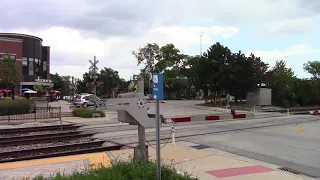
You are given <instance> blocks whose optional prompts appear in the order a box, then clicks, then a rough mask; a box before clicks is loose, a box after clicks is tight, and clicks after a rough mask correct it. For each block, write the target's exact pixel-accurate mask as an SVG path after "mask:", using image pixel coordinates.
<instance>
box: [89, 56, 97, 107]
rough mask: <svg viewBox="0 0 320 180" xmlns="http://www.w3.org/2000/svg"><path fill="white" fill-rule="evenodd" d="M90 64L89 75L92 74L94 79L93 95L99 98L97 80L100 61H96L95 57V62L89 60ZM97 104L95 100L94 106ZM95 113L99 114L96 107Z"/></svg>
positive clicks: (91, 76)
mask: <svg viewBox="0 0 320 180" xmlns="http://www.w3.org/2000/svg"><path fill="white" fill-rule="evenodd" d="M89 62H90V64H91V66H90V68H89V74H90V78H91V79H93V84H92V86H93V94H94V96H97V79H98V70H99V68H98V67H97V64H98V63H99V61H98V60H97V59H96V56H94V58H93V62H92V61H91V60H89ZM95 99H96V98H95ZM96 103H97V102H96V100H94V104H96ZM93 112H97V109H96V105H95V106H94V110H93Z"/></svg>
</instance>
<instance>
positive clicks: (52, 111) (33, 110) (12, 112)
mask: <svg viewBox="0 0 320 180" xmlns="http://www.w3.org/2000/svg"><path fill="white" fill-rule="evenodd" d="M43 120H56V121H61V107H50V106H47V107H37V106H30V107H0V122H17V121H43Z"/></svg>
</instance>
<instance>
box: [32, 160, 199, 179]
mask: <svg viewBox="0 0 320 180" xmlns="http://www.w3.org/2000/svg"><path fill="white" fill-rule="evenodd" d="M161 176H162V177H161V179H162V180H198V178H193V177H192V176H191V175H189V174H187V173H184V174H178V173H177V169H176V168H175V167H174V166H172V165H162V169H161ZM44 179H51V180H155V179H156V164H155V163H154V162H135V161H129V162H127V161H114V162H112V166H111V167H110V168H105V167H103V166H99V167H95V168H89V169H88V170H84V171H82V172H74V173H73V174H72V175H62V174H60V173H57V174H55V175H54V176H51V177H49V178H45V177H43V176H38V177H36V178H34V179H33V180H44Z"/></svg>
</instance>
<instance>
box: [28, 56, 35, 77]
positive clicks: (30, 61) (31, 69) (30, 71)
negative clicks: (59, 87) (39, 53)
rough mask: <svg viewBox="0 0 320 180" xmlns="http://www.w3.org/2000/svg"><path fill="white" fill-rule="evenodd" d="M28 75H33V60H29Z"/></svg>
mask: <svg viewBox="0 0 320 180" xmlns="http://www.w3.org/2000/svg"><path fill="white" fill-rule="evenodd" d="M29 75H30V76H33V75H34V59H33V58H29Z"/></svg>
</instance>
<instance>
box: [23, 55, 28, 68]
mask: <svg viewBox="0 0 320 180" xmlns="http://www.w3.org/2000/svg"><path fill="white" fill-rule="evenodd" d="M22 66H28V58H26V57H23V58H22Z"/></svg>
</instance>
